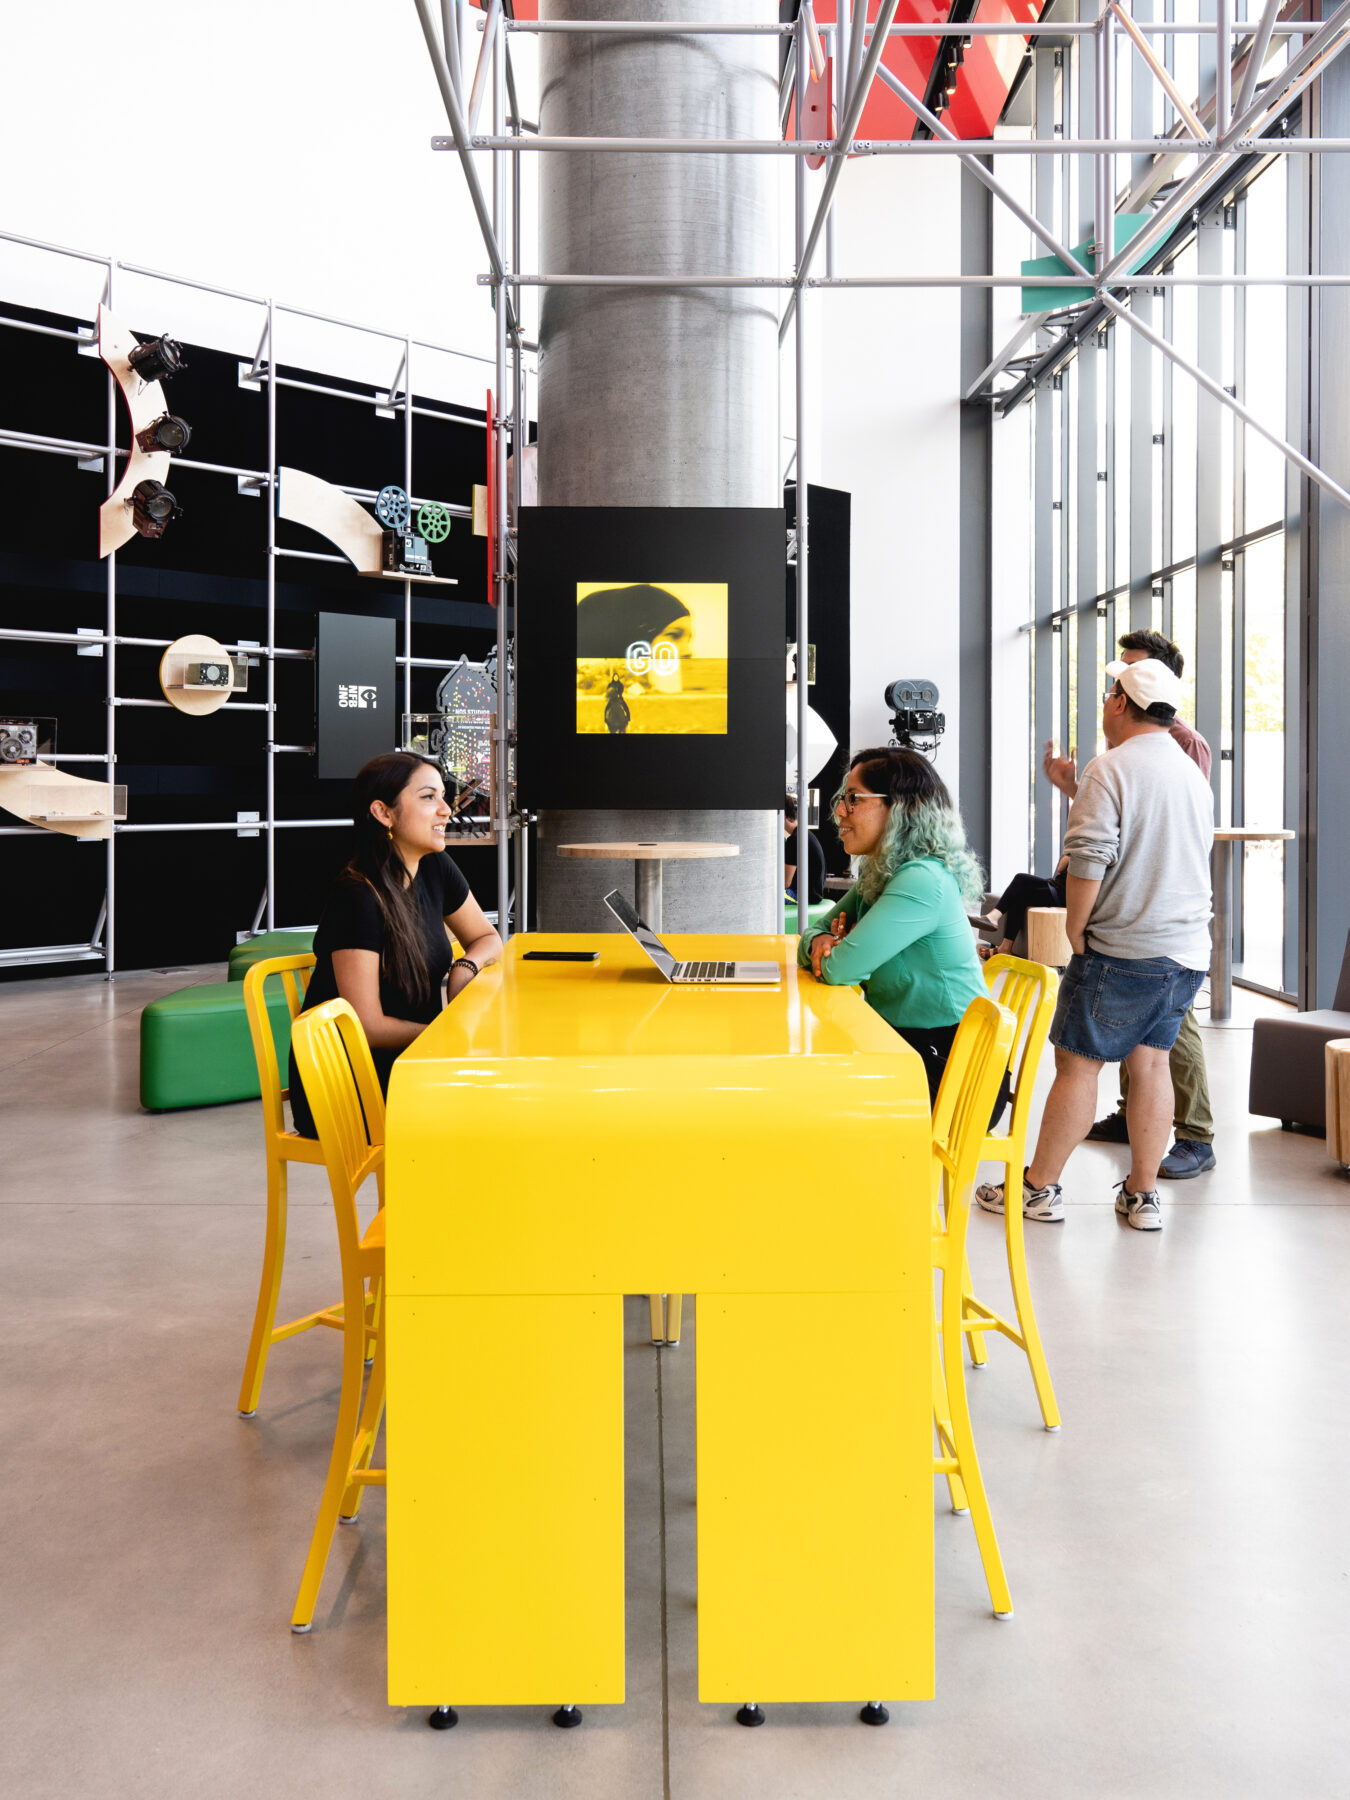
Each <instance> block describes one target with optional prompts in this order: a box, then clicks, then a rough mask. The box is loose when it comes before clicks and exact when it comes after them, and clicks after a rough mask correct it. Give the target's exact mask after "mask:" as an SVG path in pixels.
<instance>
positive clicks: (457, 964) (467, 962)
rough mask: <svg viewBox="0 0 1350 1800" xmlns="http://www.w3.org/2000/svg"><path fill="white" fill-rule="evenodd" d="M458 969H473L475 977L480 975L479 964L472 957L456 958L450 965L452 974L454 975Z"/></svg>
mask: <svg viewBox="0 0 1350 1800" xmlns="http://www.w3.org/2000/svg"><path fill="white" fill-rule="evenodd" d="M456 969H472V970H473V972H474V974H475V975H477V974H478V973H479V968H478V964H477V963H476V962H475V961H474V960H473V958H472V957H471V956H459V957H456V959H455V961H454V962H452V963H451V965H450V973H451V974H452V975H453V974H454V972H455V970H456Z"/></svg>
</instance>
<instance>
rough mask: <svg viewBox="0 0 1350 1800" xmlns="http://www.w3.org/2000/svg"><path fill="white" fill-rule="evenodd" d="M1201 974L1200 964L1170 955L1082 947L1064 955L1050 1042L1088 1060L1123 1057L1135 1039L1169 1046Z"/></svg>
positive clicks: (1159, 1046) (1151, 1045) (1149, 1044)
mask: <svg viewBox="0 0 1350 1800" xmlns="http://www.w3.org/2000/svg"><path fill="white" fill-rule="evenodd" d="M1204 979H1205V971H1204V970H1203V969H1184V968H1182V966H1181V964H1180V963H1178V962H1173V961H1172V959H1171V957H1170V956H1153V957H1144V958H1141V959H1138V960H1135V959H1133V958H1130V959H1127V958H1125V957H1120V956H1100V955H1098V953H1097V952H1096V951H1095V950H1086V951H1084V952H1083V954H1082V955H1081V956H1074V957H1073V958H1072V959H1071V960H1070V963H1069V966H1068V968H1067V969H1066V970H1065V972H1064V979H1063V980H1062V981H1061V982H1060V984H1059V1004H1058V1005H1057V1006H1056V1008H1055V1017H1054V1021H1053V1023H1052V1024H1051V1026H1050V1042H1051V1043H1052V1044H1053V1045H1054V1046H1055V1048H1056V1049H1057V1050H1067V1051H1069V1052H1070V1054H1071V1055H1073V1056H1086V1057H1089V1058H1090V1059H1091V1060H1092V1061H1093V1062H1124V1060H1125V1058H1126V1057H1127V1056H1128V1055H1129V1054H1130V1052H1131V1051H1132V1050H1137V1049H1138V1048H1139V1047H1140V1046H1141V1045H1142V1046H1143V1047H1144V1048H1146V1049H1149V1050H1170V1049H1171V1048H1172V1046H1173V1044H1175V1043H1176V1041H1177V1033H1178V1032H1179V1031H1180V1030H1181V1021H1182V1020H1183V1019H1184V1018H1185V1017H1186V1014H1187V1013H1188V1012H1189V1011H1190V1009H1191V1002H1192V1001H1193V1000H1194V999H1195V996H1196V995H1197V994H1198V993H1199V991H1200V985H1201V983H1202V982H1203V981H1204Z"/></svg>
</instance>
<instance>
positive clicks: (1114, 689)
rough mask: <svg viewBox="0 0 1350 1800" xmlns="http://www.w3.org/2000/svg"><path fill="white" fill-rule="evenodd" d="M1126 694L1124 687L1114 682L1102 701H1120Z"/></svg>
mask: <svg viewBox="0 0 1350 1800" xmlns="http://www.w3.org/2000/svg"><path fill="white" fill-rule="evenodd" d="M1124 694H1125V690H1124V688H1123V687H1121V685H1120V683H1119V682H1118V681H1113V682H1112V683H1111V685H1110V687H1109V688H1107V690H1106V692H1105V693H1104V694H1103V695H1102V699H1103V700H1120V699H1122V698H1123V697H1124Z"/></svg>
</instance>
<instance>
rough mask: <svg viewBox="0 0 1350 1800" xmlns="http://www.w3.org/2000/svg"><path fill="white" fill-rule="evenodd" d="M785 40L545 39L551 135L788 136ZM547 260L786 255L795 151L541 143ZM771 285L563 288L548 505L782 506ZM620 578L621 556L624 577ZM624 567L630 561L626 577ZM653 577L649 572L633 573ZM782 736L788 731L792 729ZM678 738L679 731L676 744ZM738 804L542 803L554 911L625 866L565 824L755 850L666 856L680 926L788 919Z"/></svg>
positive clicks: (548, 911) (588, 264)
mask: <svg viewBox="0 0 1350 1800" xmlns="http://www.w3.org/2000/svg"><path fill="white" fill-rule="evenodd" d="M540 16H541V18H544V19H606V20H608V19H615V20H620V19H634V20H671V21H678V20H680V19H698V20H705V21H723V20H726V21H731V20H742V19H743V20H747V21H757V22H762V21H763V19H764V18H765V16H766V15H765V9H764V8H763V6H762V5H757V4H756V3H755V0H542V4H541V7H540ZM778 50H779V40H778V39H777V38H774V37H750V38H736V37H688V38H683V37H664V38H640V37H621V36H615V37H609V36H594V37H592V36H586V35H581V34H578V35H576V36H572V35H566V36H562V35H560V36H556V37H554V36H544V37H542V38H541V39H540V117H539V122H540V129H541V131H542V132H544V133H545V134H546V135H549V136H555V135H556V136H568V137H682V138H695V137H746V138H772V137H774V136H776V135H777V130H778V119H777V94H778ZM541 160H542V162H543V164H544V167H543V170H542V171H541V178H540V267H541V268H542V269H543V270H544V271H545V272H546V273H551V274H620V273H623V274H631V273H640V274H670V275H693V274H712V275H724V274H725V275H737V274H745V275H754V274H768V273H770V272H772V271H774V270H776V269H777V268H778V266H779V265H778V195H779V184H780V181H781V179H782V177H783V173H784V165H783V164H782V159H780V158H777V157H767V156H722V157H717V156H650V155H632V156H623V155H617V154H614V153H611V152H605V153H597V154H594V155H590V156H584V155H577V154H575V153H562V152H558V153H554V154H551V155H545V156H544V157H542V159H541ZM778 303H779V302H778V296H777V294H776V293H775V292H774V290H765V291H763V292H757V291H755V290H749V289H740V290H730V289H717V288H705V289H685V290H675V289H670V290H667V291H665V292H661V291H659V290H652V289H593V288H592V289H583V288H553V289H549V290H547V292H546V294H545V298H544V303H543V308H542V313H541V319H540V333H539V341H540V356H539V499H540V504H541V505H544V506H777V505H780V504H781V500H782V491H781V486H780V474H781V470H780V466H779V454H780V437H779V420H778ZM620 573H621V572H620ZM625 578H626V577H625ZM633 578H634V579H635V580H636V579H643V578H644V575H643V574H641V573H639V574H635V575H634V577H633ZM784 735H785V737H786V733H785V734H784ZM671 749H672V753H677V752H678V740H675V739H672V740H671ZM735 797H736V771H735V769H734V767H733V768H728V770H727V800H728V807H727V809H726V810H725V811H722V810H719V811H715V812H656V811H651V812H646V811H643V812H632V811H627V812H623V813H616V812H610V811H607V810H604V803H605V796H604V795H603V794H597V795H596V796H595V801H596V810H595V811H587V812H582V813H578V812H570V813H566V814H560V813H546V814H544V815H543V816H542V817H541V820H540V832H539V846H540V859H539V869H538V896H539V923H540V925H541V927H543V928H545V929H548V930H554V931H592V930H597V929H600V928H602V926H603V925H604V924H605V923H606V921H607V920H608V915H607V914H606V913H605V911H604V908H603V906H602V905H601V904H600V896H601V895H602V894H603V893H604V892H605V891H606V889H607V888H609V887H611V886H615V885H618V886H622V887H623V888H624V889H625V891H627V889H628V887H629V886H630V884H631V871H629V870H625V869H623V868H621V867H620V866H619V865H617V864H615V865H611V864H607V863H592V862H578V861H569V860H566V859H563V858H560V857H558V856H557V854H556V852H555V849H554V846H555V845H556V844H557V843H558V842H561V841H567V840H569V839H596V840H600V839H605V838H614V839H621V838H708V839H714V840H718V841H724V842H730V843H737V844H739V845H740V847H741V854H740V856H739V857H736V858H732V859H727V860H725V861H720V862H701V863H672V864H670V865H668V866H667V867H666V871H665V883H664V890H665V891H664V910H665V927H666V929H667V930H673V931H681V930H691V929H695V928H703V929H707V930H722V931H769V930H772V928H773V916H774V881H775V869H776V866H777V845H776V843H775V837H776V825H775V816H774V815H773V814H771V813H758V812H746V811H743V810H740V809H738V808H736V807H735V804H734V802H735Z"/></svg>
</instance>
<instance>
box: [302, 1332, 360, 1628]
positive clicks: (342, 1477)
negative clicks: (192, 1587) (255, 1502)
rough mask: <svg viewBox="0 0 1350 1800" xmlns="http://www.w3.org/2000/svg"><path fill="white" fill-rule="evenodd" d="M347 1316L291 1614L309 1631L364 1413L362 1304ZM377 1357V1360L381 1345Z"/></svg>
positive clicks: (349, 1478)
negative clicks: (314, 1508)
mask: <svg viewBox="0 0 1350 1800" xmlns="http://www.w3.org/2000/svg"><path fill="white" fill-rule="evenodd" d="M344 1317H345V1318H346V1321H347V1325H346V1329H345V1330H344V1332H343V1334H342V1393H341V1397H340V1398H339V1401H338V1416H337V1426H336V1428H335V1430H334V1432H333V1451H332V1455H331V1456H330V1457H329V1459H328V1475H327V1477H326V1479H325V1481H324V1484H323V1498H322V1499H321V1500H320V1502H319V1516H318V1518H317V1519H316V1521H315V1523H314V1535H313V1537H312V1538H311V1539H310V1543H309V1554H308V1556H307V1557H306V1558H305V1572H304V1574H303V1575H302V1576H301V1578H300V1592H299V1594H298V1595H297V1596H296V1601H295V1611H294V1612H293V1613H292V1614H291V1630H292V1631H308V1630H309V1628H310V1626H311V1625H312V1624H313V1622H314V1608H315V1605H316V1603H317V1601H318V1598H319V1584H320V1582H321V1581H322V1580H323V1571H324V1566H325V1564H326V1563H327V1561H328V1552H329V1550H330V1549H331V1548H332V1545H333V1533H334V1531H335V1530H336V1529H337V1521H338V1512H339V1509H340V1508H341V1505H342V1499H343V1495H344V1493H345V1491H346V1489H347V1487H348V1486H349V1485H350V1480H351V1468H352V1450H353V1447H354V1445H355V1443H356V1432H357V1423H358V1420H359V1419H360V1416H361V1375H362V1351H363V1348H364V1337H365V1333H364V1329H363V1323H362V1316H361V1309H360V1308H359V1307H357V1306H355V1305H353V1306H350V1307H348V1308H347V1310H346V1313H345V1314H344ZM382 1341H383V1340H381V1342H382ZM376 1361H377V1364H378V1362H379V1349H378V1347H377V1349H376ZM382 1398H383V1394H382V1393H381V1399H382Z"/></svg>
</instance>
